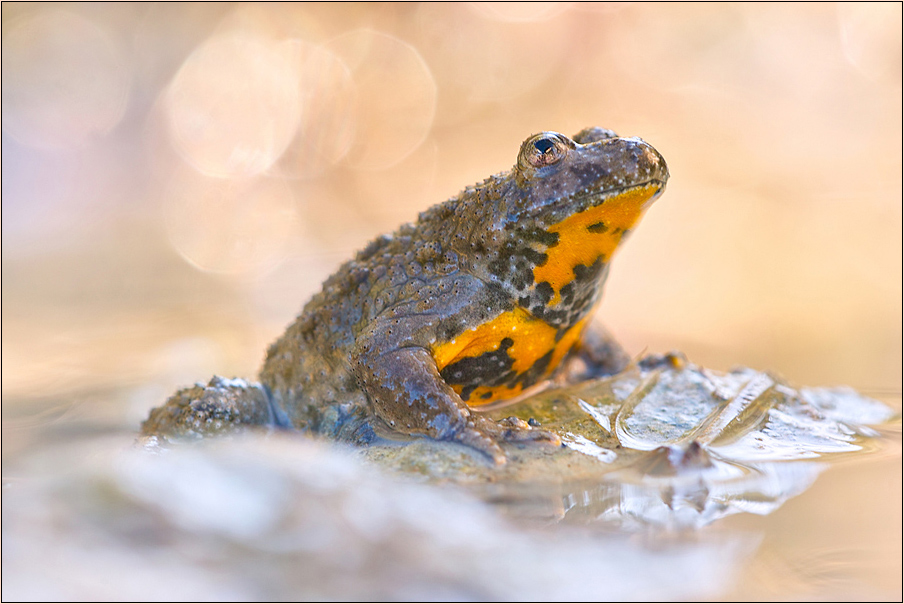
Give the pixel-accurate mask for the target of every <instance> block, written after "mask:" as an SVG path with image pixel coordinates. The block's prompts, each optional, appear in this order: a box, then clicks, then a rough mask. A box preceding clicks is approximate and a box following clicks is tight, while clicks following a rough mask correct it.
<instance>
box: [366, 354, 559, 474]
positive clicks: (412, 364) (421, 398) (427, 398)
mask: <svg viewBox="0 0 904 604" xmlns="http://www.w3.org/2000/svg"><path fill="white" fill-rule="evenodd" d="M355 372H356V374H357V376H358V380H359V383H361V385H362V386H363V388H364V390H365V392H366V393H367V398H368V401H369V404H370V407H371V410H372V411H373V413H374V415H376V416H377V417H379V418H380V419H382V420H383V421H384V422H386V423H387V424H388V425H389V426H390V427H391V428H392V429H393V430H396V431H398V432H401V433H405V434H411V435H423V436H429V437H430V438H435V439H438V440H450V441H456V442H459V443H461V444H464V445H467V446H469V447H473V448H475V449H477V450H479V451H482V452H483V453H485V454H487V455H489V456H490V457H491V458H492V459H493V461H494V462H495V463H497V464H502V463H505V454H504V453H503V451H502V448H501V447H500V446H499V442H500V441H512V442H524V441H535V442H545V443H549V444H552V445H559V444H560V440H559V438H558V436H556V435H555V434H553V433H550V432H547V431H545V430H537V429H534V428H531V427H530V426H529V425H528V424H527V423H526V422H520V423H517V422H503V423H498V424H497V423H496V422H494V421H492V420H490V419H488V418H485V417H483V416H481V415H479V414H476V413H472V412H471V410H470V409H469V408H468V406H467V405H466V404H465V403H464V402H463V401H462V400H461V397H459V396H458V394H457V393H456V392H455V391H454V390H453V389H452V387H451V386H449V385H448V384H447V383H446V382H445V381H444V380H443V379H442V377H441V376H440V374H439V370H438V369H437V367H436V362H435V361H434V360H433V356H432V355H431V354H430V352H428V351H427V350H426V349H424V348H418V347H408V348H400V349H396V350H391V351H389V352H385V353H383V354H380V355H376V356H370V357H369V356H364V355H362V356H359V357H358V358H357V359H356V363H355Z"/></svg>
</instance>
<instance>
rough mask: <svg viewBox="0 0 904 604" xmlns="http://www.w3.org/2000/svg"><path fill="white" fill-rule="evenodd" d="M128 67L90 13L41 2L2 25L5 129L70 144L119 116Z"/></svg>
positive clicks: (26, 140)
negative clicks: (4, 27) (47, 7)
mask: <svg viewBox="0 0 904 604" xmlns="http://www.w3.org/2000/svg"><path fill="white" fill-rule="evenodd" d="M130 86H131V74H130V71H129V68H128V65H127V62H126V59H125V57H124V55H123V52H122V50H121V49H120V48H119V46H118V45H117V44H116V43H115V42H114V40H113V38H112V37H111V36H110V34H109V33H108V32H107V31H106V30H104V29H102V28H101V27H100V26H98V25H97V24H96V23H94V22H93V21H90V20H88V19H86V18H85V17H82V16H80V15H77V14H74V13H70V12H67V11H62V10H47V11H45V10H42V9H39V10H36V11H34V12H33V13H32V14H28V15H24V16H22V17H21V18H20V19H19V20H18V21H17V22H14V23H12V24H10V26H9V31H5V30H4V32H3V131H4V132H5V133H7V134H8V135H10V136H12V137H13V138H14V139H16V140H17V141H19V142H21V143H23V144H25V145H28V146H30V147H34V148H38V149H71V148H77V147H81V146H83V145H85V144H87V143H89V142H91V141H92V140H93V139H97V138H100V137H102V136H104V135H105V134H107V133H108V132H109V131H110V130H112V129H113V128H114V127H115V126H116V125H117V124H118V123H119V122H120V120H122V117H123V115H124V114H125V111H126V106H127V104H128V98H129V89H130Z"/></svg>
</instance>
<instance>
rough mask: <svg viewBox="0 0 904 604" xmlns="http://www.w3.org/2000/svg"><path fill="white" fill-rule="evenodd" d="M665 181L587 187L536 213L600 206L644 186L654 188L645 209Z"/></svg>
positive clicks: (635, 191) (663, 186)
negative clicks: (611, 186)
mask: <svg viewBox="0 0 904 604" xmlns="http://www.w3.org/2000/svg"><path fill="white" fill-rule="evenodd" d="M666 182H667V179H663V178H651V179H649V180H646V181H644V182H641V183H636V184H632V185H625V186H622V187H613V188H609V189H604V188H602V187H597V188H594V187H588V188H586V189H582V190H580V191H578V192H577V193H575V194H573V195H571V196H570V197H567V198H565V199H561V200H559V201H557V202H556V203H555V204H553V205H551V206H547V207H546V208H543V209H542V210H541V211H540V212H538V215H539V214H546V213H550V212H556V211H559V210H567V211H568V212H569V213H577V212H582V211H584V210H588V209H590V208H594V207H598V206H601V205H603V204H604V203H606V202H607V201H611V200H613V199H617V198H619V197H622V196H623V195H627V194H636V193H637V192H639V191H642V190H643V189H645V188H649V189H654V190H652V191H651V193H650V196H649V198H648V199H646V200H645V201H644V203H643V209H644V210H645V209H647V208H648V207H649V205H650V204H651V203H652V202H653V201H655V200H656V199H657V198H658V197H659V196H660V195H662V193H663V191H665V185H666Z"/></svg>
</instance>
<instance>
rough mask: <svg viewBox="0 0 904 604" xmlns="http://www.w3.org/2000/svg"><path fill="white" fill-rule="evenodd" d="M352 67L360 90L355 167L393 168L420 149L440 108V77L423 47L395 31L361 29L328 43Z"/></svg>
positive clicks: (350, 155)
mask: <svg viewBox="0 0 904 604" xmlns="http://www.w3.org/2000/svg"><path fill="white" fill-rule="evenodd" d="M325 46H326V50H328V51H329V52H331V53H332V54H334V55H336V56H337V57H339V58H340V59H341V60H342V61H343V62H344V63H345V65H347V66H348V69H349V71H350V73H351V76H352V79H353V81H354V84H355V88H356V90H357V101H358V102H357V115H358V117H357V120H356V122H355V123H356V130H355V138H354V143H353V144H352V147H351V149H350V150H349V152H348V156H347V161H348V163H349V164H350V165H352V166H353V167H355V168H360V169H365V170H382V169H385V168H389V167H391V166H393V165H395V164H397V163H399V162H401V161H402V160H403V159H405V157H407V156H408V155H409V154H410V153H411V152H413V151H414V150H415V149H417V148H418V147H419V146H420V145H421V144H422V143H423V142H424V139H425V138H426V137H427V133H428V132H429V131H430V128H431V126H432V125H433V119H434V116H435V114H436V82H435V81H434V78H433V74H432V72H431V71H430V68H429V67H428V66H427V64H426V63H425V62H424V60H423V58H421V55H420V53H418V51H417V50H416V49H415V48H414V47H413V46H411V45H410V44H407V43H406V42H403V41H402V40H399V39H398V38H395V37H393V36H390V35H387V34H384V33H381V32H377V31H373V30H370V29H359V30H355V31H351V32H348V33H346V34H343V35H341V36H339V37H337V38H334V39H332V40H330V41H329V42H327V43H326V45H325Z"/></svg>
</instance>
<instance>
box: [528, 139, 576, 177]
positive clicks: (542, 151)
mask: <svg viewBox="0 0 904 604" xmlns="http://www.w3.org/2000/svg"><path fill="white" fill-rule="evenodd" d="M566 152H567V148H566V145H565V143H564V141H562V140H561V139H560V138H559V137H557V136H552V135H549V134H540V135H538V136H537V137H536V138H534V139H532V140H528V141H527V143H526V144H525V145H524V148H523V149H522V151H521V157H522V159H523V160H524V162H525V163H526V164H527V165H528V166H530V167H532V168H536V169H539V168H545V167H546V166H551V165H553V164H556V163H558V162H560V161H562V159H563V158H564V157H565V154H566Z"/></svg>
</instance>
